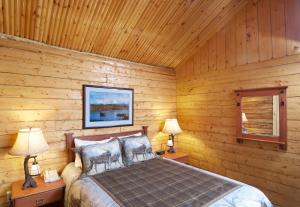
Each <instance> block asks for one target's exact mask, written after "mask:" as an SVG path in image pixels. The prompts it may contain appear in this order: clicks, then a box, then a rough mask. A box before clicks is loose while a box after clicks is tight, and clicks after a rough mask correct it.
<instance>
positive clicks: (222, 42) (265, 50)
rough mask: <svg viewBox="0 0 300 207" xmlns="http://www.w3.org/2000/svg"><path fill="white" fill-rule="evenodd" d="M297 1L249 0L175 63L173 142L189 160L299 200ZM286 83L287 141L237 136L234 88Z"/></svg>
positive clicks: (288, 202)
mask: <svg viewBox="0 0 300 207" xmlns="http://www.w3.org/2000/svg"><path fill="white" fill-rule="evenodd" d="M299 22H300V1H299V0H259V1H255V0H250V1H249V3H248V4H247V6H246V7H245V8H243V9H242V10H241V11H240V12H239V13H238V14H237V15H236V16H235V17H234V18H233V19H232V20H231V21H230V22H229V23H228V24H227V25H226V26H225V27H224V28H222V29H221V30H220V31H218V32H217V33H216V34H215V35H214V36H213V37H212V38H211V39H210V40H209V41H207V42H206V44H205V45H204V46H203V47H201V48H200V49H199V50H198V51H197V53H196V54H195V55H194V56H193V57H191V58H190V59H189V60H187V61H186V62H183V63H181V64H180V66H179V67H177V68H176V76H177V113H178V118H179V123H180V124H181V126H182V128H183V129H184V133H183V134H181V135H179V137H178V142H179V147H180V148H181V149H182V150H184V151H186V152H188V153H189V155H190V157H189V158H190V159H189V162H190V163H191V164H192V165H195V166H198V167H201V168H204V169H208V170H211V171H214V172H217V173H220V174H223V175H226V176H229V177H231V178H234V179H237V180H241V181H243V182H246V183H249V184H251V185H254V186H257V187H258V188H260V189H261V190H263V192H264V193H266V194H267V196H268V197H269V198H270V199H271V200H272V202H273V203H275V204H277V205H279V206H282V207H297V206H300V173H299V172H300V127H299V126H300V81H299V80H300V55H299V52H300V47H299V46H300V27H299ZM279 85H287V86H288V89H287V101H288V104H287V106H288V107H287V108H288V149H287V151H280V150H278V149H277V146H274V145H271V144H262V143H256V142H250V141H249V142H245V143H244V144H237V143H236V136H235V133H236V132H235V130H236V128H235V104H234V103H235V102H234V100H235V99H234V98H235V95H234V92H233V91H234V90H235V89H241V88H244V89H246V88H257V87H271V86H279Z"/></svg>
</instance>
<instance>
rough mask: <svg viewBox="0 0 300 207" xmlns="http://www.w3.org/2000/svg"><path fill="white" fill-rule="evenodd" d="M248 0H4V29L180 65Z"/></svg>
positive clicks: (0, 18)
mask: <svg viewBox="0 0 300 207" xmlns="http://www.w3.org/2000/svg"><path fill="white" fill-rule="evenodd" d="M246 2H247V0H0V8H2V9H0V32H1V33H5V34H10V35H14V36H19V37H24V38H28V39H31V40H36V41H39V42H44V43H46V44H49V45H54V46H59V47H63V48H68V49H73V50H78V51H84V52H90V53H96V54H101V55H105V56H109V57H114V58H119V59H125V60H129V61H134V62H141V63H146V64H151V65H160V66H166V67H176V66H177V65H178V64H179V63H180V62H181V61H182V60H185V59H186V58H187V57H189V56H191V55H192V54H193V53H194V51H195V50H196V49H197V48H198V47H199V46H201V45H202V44H203V43H205V41H206V40H208V39H209V38H210V37H211V36H212V35H213V34H214V33H215V32H216V31H217V30H218V29H219V28H220V27H222V26H223V25H225V23H226V22H228V20H229V19H230V18H231V17H232V16H234V14H235V13H236V12H237V11H239V10H240V9H241V8H242V7H243V6H244V5H245V4H246Z"/></svg>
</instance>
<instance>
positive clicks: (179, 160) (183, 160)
mask: <svg viewBox="0 0 300 207" xmlns="http://www.w3.org/2000/svg"><path fill="white" fill-rule="evenodd" d="M174 160H176V161H177V162H181V163H185V164H187V163H188V158H187V157H180V158H176V159H174Z"/></svg>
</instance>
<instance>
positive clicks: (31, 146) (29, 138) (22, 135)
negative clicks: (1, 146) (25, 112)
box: [9, 128, 49, 190]
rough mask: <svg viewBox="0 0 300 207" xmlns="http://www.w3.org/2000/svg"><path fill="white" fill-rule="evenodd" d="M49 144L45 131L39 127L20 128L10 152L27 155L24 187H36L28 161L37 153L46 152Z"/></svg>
mask: <svg viewBox="0 0 300 207" xmlns="http://www.w3.org/2000/svg"><path fill="white" fill-rule="evenodd" d="M48 149H49V146H48V144H47V142H46V140H45V138H44V135H43V132H42V130H41V129H39V128H26V129H20V130H19V133H18V136H17V139H16V141H15V143H14V145H13V147H12V148H11V150H10V151H9V154H11V155H15V156H25V159H24V173H25V182H24V184H23V187H22V189H23V190H24V189H26V188H29V187H34V188H35V187H36V182H35V180H34V179H33V178H32V177H31V175H30V174H29V170H28V161H29V159H31V158H34V159H35V158H36V156H37V154H39V153H42V152H45V151H47V150H48Z"/></svg>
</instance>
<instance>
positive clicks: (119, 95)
mask: <svg viewBox="0 0 300 207" xmlns="http://www.w3.org/2000/svg"><path fill="white" fill-rule="evenodd" d="M83 95H84V97H83V104H84V112H83V128H100V127H115V126H130V125H133V89H129V88H111V87H100V86H89V85H84V86H83Z"/></svg>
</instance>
